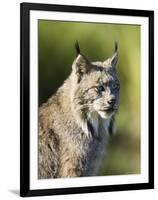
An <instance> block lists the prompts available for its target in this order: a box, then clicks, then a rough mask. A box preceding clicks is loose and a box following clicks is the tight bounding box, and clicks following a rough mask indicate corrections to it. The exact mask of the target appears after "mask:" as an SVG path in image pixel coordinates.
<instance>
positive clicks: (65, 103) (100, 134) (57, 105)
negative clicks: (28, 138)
mask: <svg viewBox="0 0 158 200" xmlns="http://www.w3.org/2000/svg"><path fill="white" fill-rule="evenodd" d="M76 51H77V57H76V59H75V60H74V62H73V64H72V72H71V74H70V76H69V77H68V78H67V79H66V80H65V82H64V84H63V85H62V86H61V87H60V88H59V89H58V90H57V92H56V94H55V95H53V96H52V97H51V98H50V99H49V100H48V101H47V103H44V104H43V105H42V106H41V107H40V109H39V155H38V166H39V168H38V177H39V178H58V177H81V176H92V175H96V173H97V171H98V168H99V166H100V162H101V159H102V157H103V154H104V151H105V146H106V142H107V139H108V134H111V133H113V129H114V114H115V111H116V110H117V109H118V100H119V80H118V78H117V74H116V64H117V61H118V50H117V44H115V52H114V54H113V56H112V57H111V58H109V59H107V60H105V61H104V62H90V61H89V60H88V59H87V58H86V57H85V56H84V55H83V54H82V53H81V52H80V48H79V45H78V43H76Z"/></svg>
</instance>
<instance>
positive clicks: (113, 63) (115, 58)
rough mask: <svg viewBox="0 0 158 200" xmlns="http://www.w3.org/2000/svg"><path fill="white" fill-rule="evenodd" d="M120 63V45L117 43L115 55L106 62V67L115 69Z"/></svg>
mask: <svg viewBox="0 0 158 200" xmlns="http://www.w3.org/2000/svg"><path fill="white" fill-rule="evenodd" d="M117 62H118V45H117V43H116V42H115V48H114V54H113V56H112V57H111V58H108V59H107V60H105V61H104V67H107V66H111V67H115V66H116V64H117Z"/></svg>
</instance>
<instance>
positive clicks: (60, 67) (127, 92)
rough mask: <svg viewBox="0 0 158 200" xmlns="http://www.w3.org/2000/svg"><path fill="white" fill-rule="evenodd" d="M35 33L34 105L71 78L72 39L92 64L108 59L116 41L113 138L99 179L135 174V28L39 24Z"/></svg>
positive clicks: (137, 154) (137, 120)
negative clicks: (117, 91)
mask: <svg viewBox="0 0 158 200" xmlns="http://www.w3.org/2000/svg"><path fill="white" fill-rule="evenodd" d="M38 33H39V35H38V36H39V38H38V42H39V48H38V49H39V106H40V105H41V104H42V103H43V102H45V101H46V100H47V98H48V97H50V96H51V95H52V94H53V93H55V91H56V90H57V88H58V87H59V86H61V85H62V83H63V81H64V80H65V79H66V78H67V77H68V75H69V74H70V72H71V65H72V62H73V60H74V58H75V56H76V52H75V48H74V44H75V41H76V40H78V42H79V44H80V48H81V51H82V53H84V54H85V55H86V56H87V57H88V58H89V59H90V60H91V61H103V60H105V59H107V58H108V57H109V56H111V55H112V54H113V49H114V41H117V42H118V47H119V63H118V66H117V68H118V75H119V78H120V82H121V91H120V92H121V93H120V108H119V111H118V113H117V115H116V127H117V134H116V135H115V136H114V137H112V138H110V142H109V144H108V150H107V155H106V159H105V160H104V162H103V164H102V166H101V170H100V171H99V174H98V175H120V174H137V173H140V26H138V25H125V24H99V23H76V22H62V21H60V22H59V21H45V20H39V22H38Z"/></svg>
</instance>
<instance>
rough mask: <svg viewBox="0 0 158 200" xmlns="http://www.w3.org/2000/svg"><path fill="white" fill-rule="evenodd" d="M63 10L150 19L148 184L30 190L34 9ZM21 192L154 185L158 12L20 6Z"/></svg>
mask: <svg viewBox="0 0 158 200" xmlns="http://www.w3.org/2000/svg"><path fill="white" fill-rule="evenodd" d="M31 10H40V11H59V12H75V13H93V14H110V15H116V16H120V15H122V16H137V17H147V18H148V19H149V64H148V65H149V83H148V85H149V116H148V120H149V130H148V132H149V142H148V144H149V166H148V169H149V181H148V182H147V183H143V182H142V183H135V184H122V185H106V186H95V185H94V186H87V187H75V188H56V189H53V188H52V189H37V190H31V189H30V168H29V164H30V149H29V147H30V135H29V131H30V130H29V127H30V111H29V108H30V100H29V99H30V64H29V61H30V50H29V48H30V35H29V34H30V33H29V31H30V11H31ZM20 22H21V23H20V26H21V32H20V53H21V59H20V66H21V70H20V71H21V72H20V76H21V79H20V86H21V87H20V93H21V98H20V102H21V106H20V132H21V135H20V195H21V196H22V197H28V196H42V195H59V194H75V193H92V192H108V191H123V190H138V189H153V188H154V12H153V11H149V10H130V9H115V8H103V7H102V8H100V7H82V6H70V5H51V4H35V3H21V5H20Z"/></svg>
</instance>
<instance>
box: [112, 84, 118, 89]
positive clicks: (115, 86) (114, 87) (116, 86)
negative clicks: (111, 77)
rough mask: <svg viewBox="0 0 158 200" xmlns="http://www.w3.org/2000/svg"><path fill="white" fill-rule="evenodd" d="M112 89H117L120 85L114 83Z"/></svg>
mask: <svg viewBox="0 0 158 200" xmlns="http://www.w3.org/2000/svg"><path fill="white" fill-rule="evenodd" d="M111 87H112V89H117V88H118V87H119V85H118V84H117V83H112V84H111Z"/></svg>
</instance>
